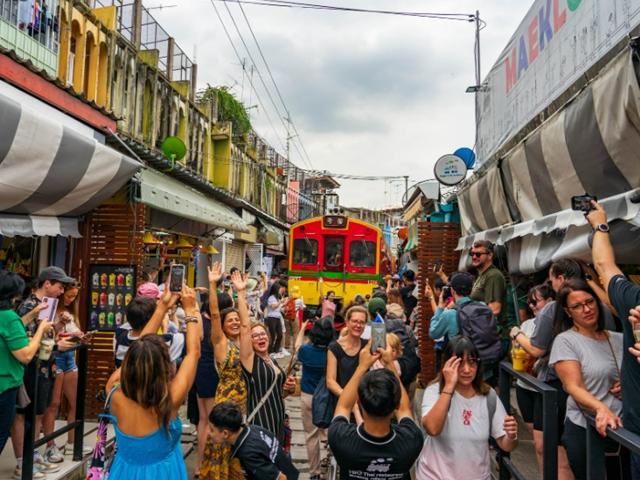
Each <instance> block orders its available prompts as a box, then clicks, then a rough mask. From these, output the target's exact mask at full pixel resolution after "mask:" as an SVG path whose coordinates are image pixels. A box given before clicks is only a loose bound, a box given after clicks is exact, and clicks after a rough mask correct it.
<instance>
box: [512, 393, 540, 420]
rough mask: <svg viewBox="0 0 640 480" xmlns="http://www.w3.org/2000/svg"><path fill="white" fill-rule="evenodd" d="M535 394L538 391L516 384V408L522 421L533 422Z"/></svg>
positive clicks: (536, 394)
mask: <svg viewBox="0 0 640 480" xmlns="http://www.w3.org/2000/svg"><path fill="white" fill-rule="evenodd" d="M537 396H538V392H534V391H533V390H528V389H526V388H522V387H521V386H520V385H516V399H517V400H518V408H519V409H520V414H521V415H522V420H524V423H533V410H534V406H535V403H536V397H537Z"/></svg>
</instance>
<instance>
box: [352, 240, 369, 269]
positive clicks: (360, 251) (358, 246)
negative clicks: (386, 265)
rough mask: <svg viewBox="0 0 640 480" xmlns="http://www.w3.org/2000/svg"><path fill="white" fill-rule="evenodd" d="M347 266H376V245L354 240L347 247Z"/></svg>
mask: <svg viewBox="0 0 640 480" xmlns="http://www.w3.org/2000/svg"><path fill="white" fill-rule="evenodd" d="M349 264H350V265H351V266H352V267H375V266H376V243H375V242H367V241H365V240H354V241H352V242H351V246H350V247H349Z"/></svg>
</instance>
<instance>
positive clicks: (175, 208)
mask: <svg viewBox="0 0 640 480" xmlns="http://www.w3.org/2000/svg"><path fill="white" fill-rule="evenodd" d="M138 179H139V181H140V201H141V202H142V203H144V204H146V205H149V206H150V207H153V208H156V209H158V210H161V211H163V212H167V213H171V214H173V215H177V216H180V217H185V218H188V219H190V220H194V221H196V222H202V223H206V224H208V225H212V226H214V227H221V228H226V229H227V230H232V231H235V232H244V233H248V232H249V228H248V226H247V223H246V222H245V221H244V220H242V218H241V217H240V216H239V215H237V214H236V213H235V212H234V211H233V210H232V209H231V208H229V207H227V206H226V205H224V204H222V203H220V202H218V201H217V200H214V199H212V198H210V197H207V196H206V195H205V194H203V193H201V192H199V191H197V190H194V189H192V188H190V187H188V186H186V185H184V184H183V183H181V182H180V181H178V180H176V179H174V178H171V177H169V176H167V175H163V174H162V173H159V172H156V171H154V170H151V169H146V170H143V171H141V172H140V174H139V177H138Z"/></svg>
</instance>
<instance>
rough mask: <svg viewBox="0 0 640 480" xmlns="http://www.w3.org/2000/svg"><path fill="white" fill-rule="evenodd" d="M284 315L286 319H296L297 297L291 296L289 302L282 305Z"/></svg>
mask: <svg viewBox="0 0 640 480" xmlns="http://www.w3.org/2000/svg"><path fill="white" fill-rule="evenodd" d="M282 316H283V317H284V319H285V320H295V318H296V299H295V298H293V297H290V298H289V299H288V300H287V303H285V304H284V306H283V307H282Z"/></svg>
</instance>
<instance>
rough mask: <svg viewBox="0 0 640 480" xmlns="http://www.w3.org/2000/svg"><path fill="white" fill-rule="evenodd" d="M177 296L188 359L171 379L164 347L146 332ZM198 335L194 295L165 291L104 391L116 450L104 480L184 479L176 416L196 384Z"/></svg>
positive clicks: (189, 291)
mask: <svg viewBox="0 0 640 480" xmlns="http://www.w3.org/2000/svg"><path fill="white" fill-rule="evenodd" d="M167 290H168V289H167ZM178 297H180V299H181V303H182V307H183V309H184V311H185V320H186V322H187V334H186V337H187V338H186V345H187V354H186V356H185V358H184V360H183V361H182V364H181V365H180V369H179V370H178V371H177V372H176V373H175V375H174V371H175V370H174V366H173V363H172V362H171V359H170V358H169V350H168V347H167V345H166V343H165V342H164V340H163V339H162V337H161V336H158V335H156V334H155V333H151V332H156V331H157V328H158V325H159V322H161V321H162V318H163V317H164V314H165V313H166V310H167V309H168V308H169V307H170V306H171V305H172V304H174V303H175V302H176V300H177V299H178ZM156 323H158V325H156ZM145 332H149V334H147V335H145ZM201 335H202V318H201V316H200V312H199V310H198V307H197V305H196V299H195V292H194V290H193V289H191V288H189V287H186V286H184V287H183V289H182V293H181V294H180V295H178V294H171V293H170V292H167V293H166V294H165V295H164V296H163V297H162V299H161V300H160V301H159V302H158V307H157V308H156V311H155V312H154V314H153V317H152V318H151V320H150V321H149V323H148V324H147V326H146V327H145V329H144V330H143V334H142V335H141V338H140V339H138V340H136V341H135V342H133V343H132V344H131V347H129V350H128V352H127V354H126V355H125V357H124V361H123V363H122V367H121V368H119V369H118V370H116V371H115V372H114V374H113V375H112V376H111V378H110V379H109V382H108V383H107V389H108V390H109V391H111V390H112V389H113V390H114V393H113V396H112V401H111V418H112V421H113V424H114V428H115V431H116V449H117V450H116V454H115V456H114V459H113V463H112V465H111V469H110V472H109V478H114V479H115V478H126V479H128V480H147V479H153V480H159V479H164V478H166V479H169V478H170V479H172V480H186V479H187V468H186V466H185V463H184V459H183V458H182V448H181V444H180V436H181V434H182V422H181V420H180V418H179V417H178V415H177V413H178V409H179V408H180V406H181V405H182V404H183V402H184V399H185V397H186V395H187V393H188V392H189V390H190V389H191V385H192V384H193V381H194V379H195V374H196V368H197V364H198V358H199V357H200V337H201Z"/></svg>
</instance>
